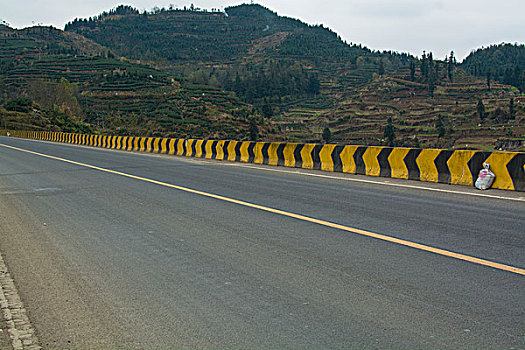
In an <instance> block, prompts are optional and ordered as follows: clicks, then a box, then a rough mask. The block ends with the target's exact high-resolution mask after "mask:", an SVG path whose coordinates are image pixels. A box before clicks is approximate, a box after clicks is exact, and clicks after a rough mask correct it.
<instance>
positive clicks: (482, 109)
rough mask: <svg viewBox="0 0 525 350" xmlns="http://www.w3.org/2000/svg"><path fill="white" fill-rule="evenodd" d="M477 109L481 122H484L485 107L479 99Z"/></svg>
mask: <svg viewBox="0 0 525 350" xmlns="http://www.w3.org/2000/svg"><path fill="white" fill-rule="evenodd" d="M476 109H477V111H478V117H479V120H481V121H483V119H485V105H484V104H483V100H482V99H479V101H478V105H477V107H476Z"/></svg>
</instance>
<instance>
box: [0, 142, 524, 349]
mask: <svg viewBox="0 0 525 350" xmlns="http://www.w3.org/2000/svg"><path fill="white" fill-rule="evenodd" d="M13 147H14V148H13ZM27 151H31V152H36V153H38V154H36V153H29V152H27ZM53 157H54V158H53ZM363 181H365V182H363ZM418 187H425V188H428V189H421V188H418ZM455 192H457V193H455ZM480 194H483V195H487V196H479V195H480ZM522 197H525V196H524V195H523V193H517V192H503V191H486V192H483V193H481V192H479V191H475V190H473V189H470V188H465V187H456V186H446V185H439V184H422V183H418V182H405V181H397V180H393V179H376V178H370V177H367V178H365V177H360V176H351V175H344V174H332V173H321V172H308V171H297V170H295V169H289V168H277V167H273V168H271V167H259V166H253V165H248V166H246V165H241V164H235V163H229V162H216V161H205V160H199V159H190V158H182V157H173V156H160V155H151V154H138V153H130V152H120V151H110V150H102V149H95V148H89V147H82V146H73V145H64V144H55V143H47V142H39V141H30V140H21V139H13V138H6V137H0V223H1V226H2V228H1V231H2V232H1V239H0V254H1V255H2V256H3V258H4V260H5V262H6V264H7V267H8V269H9V272H10V274H11V276H12V277H13V279H14V281H15V284H16V286H17V289H18V293H19V295H20V298H21V299H22V301H23V303H24V305H25V308H26V310H27V314H28V316H29V318H30V320H31V323H32V326H33V327H34V329H35V331H36V333H37V335H38V338H39V341H40V343H41V345H42V346H43V347H44V348H49V347H51V348H110V347H113V348H114V347H119V348H213V349H216V348H257V349H275V348H300V349H307V348H311V349H319V348H334V349H337V348H345V349H353V348H355V349H385V348H388V349H447V348H449V349H510V348H516V349H519V348H525V297H524V296H525V276H524V275H523V274H521V273H520V272H523V271H524V270H523V268H524V267H525V229H524V227H525V226H524V223H525V201H523V198H522ZM374 235H375V236H374ZM371 236H372V237H371ZM392 240H393V241H394V242H392ZM455 254H460V255H455ZM476 259H479V261H478V260H476ZM487 264H488V266H487ZM0 328H1V327H0ZM0 336H1V335H0ZM0 344H1V343H0Z"/></svg>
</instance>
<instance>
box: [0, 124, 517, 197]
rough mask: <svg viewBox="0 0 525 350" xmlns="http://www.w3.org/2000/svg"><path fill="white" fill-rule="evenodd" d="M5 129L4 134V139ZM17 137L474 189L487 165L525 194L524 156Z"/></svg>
mask: <svg viewBox="0 0 525 350" xmlns="http://www.w3.org/2000/svg"><path fill="white" fill-rule="evenodd" d="M6 132H7V131H3V132H2V135H5V134H6ZM9 132H10V134H11V135H12V136H14V137H22V138H30V139H38V140H46V141H55V142H64V143H72V144H79V145H87V146H93V147H103V148H111V149H117V150H126V151H138V152H151V153H161V154H173V155H179V156H187V157H200V158H206V159H216V160H228V161H235V162H244V163H254V164H267V165H276V166H286V167H295V168H303V169H318V170H325V171H332V172H343V173H349V174H361V175H370V176H383V177H392V178H399V179H410V180H419V181H428V182H441V183H447V184H455V185H466V186H473V184H474V182H475V181H476V178H477V176H478V173H479V171H480V170H481V169H482V168H483V163H488V164H490V169H491V170H492V172H493V173H494V174H495V175H496V179H495V181H494V184H493V185H492V188H497V189H504V190H515V191H525V153H523V152H483V151H467V150H458V151H452V150H442V149H419V148H404V147H376V146H352V145H346V146H342V145H321V144H310V143H306V144H300V143H284V142H250V141H226V140H197V139H171V138H160V137H136V136H106V135H86V134H72V133H60V132H45V131H9Z"/></svg>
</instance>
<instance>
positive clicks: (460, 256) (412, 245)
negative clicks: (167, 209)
mask: <svg viewBox="0 0 525 350" xmlns="http://www.w3.org/2000/svg"><path fill="white" fill-rule="evenodd" d="M0 146H3V147H6V148H11V149H14V150H17V151H21V152H26V153H30V154H34V155H37V156H41V157H45V158H49V159H54V160H58V161H62V162H66V163H70V164H74V165H78V166H82V167H86V168H90V169H94V170H99V171H102V172H106V173H110V174H115V175H120V176H124V177H128V178H131V179H135V180H139V181H144V182H149V183H152V184H156V185H160V186H164V187H169V188H173V189H177V190H180V191H184V192H188V193H193V194H197V195H200V196H204V197H208V198H214V199H218V200H221V201H224V202H229V203H234V204H238V205H241V206H244V207H248V208H253V209H258V210H262V211H266V212H269V213H273V214H278V215H282V216H286V217H290V218H294V219H297V220H301V221H306V222H311V223H314V224H318V225H322V226H325V227H330V228H334V229H337V230H342V231H347V232H351V233H355V234H358V235H361V236H366V237H371V238H375V239H379V240H382V241H386V242H390V243H395V244H399V245H403V246H406V247H410V248H414V249H418V250H422V251H425V252H430V253H434V254H438V255H442V256H446V257H449V258H454V259H458V260H463V261H468V262H470V263H474V264H478V265H483V266H488V267H492V268H494V269H498V270H502V271H508V272H512V273H516V274H519V275H523V276H525V269H522V268H519V267H515V266H510V265H505V264H500V263H497V262H494V261H490V260H485V259H481V258H476V257H473V256H469V255H465V254H460V253H455V252H452V251H449V250H445V249H441V248H435V247H431V246H427V245H424V244H420V243H415V242H411V241H407V240H404V239H399V238H395V237H391V236H387V235H382V234H378V233H373V232H369V231H365V230H361V229H357V228H353V227H349V226H344V225H341V224H336V223H333V222H329V221H325V220H321V219H316V218H312V217H309V216H305V215H301V214H295V213H291V212H287V211H284V210H280V209H274V208H270V207H265V206H262V205H258V204H253V203H249V202H245V201H241V200H238V199H233V198H229V197H224V196H221V195H217V194H213V193H207V192H203V191H199V190H194V189H191V188H187V187H183V186H178V185H173V184H170V183H166V182H162V181H157V180H153V179H148V178H145V177H142V176H137V175H132V174H128V173H123V172H120V171H116V170H111V169H106V168H101V167H98V166H95V165H91V164H86V163H80V162H76V161H73V160H69V159H65V158H59V157H55V156H51V155H47V154H43V153H38V152H33V151H30V150H26V149H22V148H18V147H13V146H8V145H4V144H0Z"/></svg>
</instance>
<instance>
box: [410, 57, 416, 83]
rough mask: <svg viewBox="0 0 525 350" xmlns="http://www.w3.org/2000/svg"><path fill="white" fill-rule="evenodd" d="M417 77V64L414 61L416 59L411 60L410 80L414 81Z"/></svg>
mask: <svg viewBox="0 0 525 350" xmlns="http://www.w3.org/2000/svg"><path fill="white" fill-rule="evenodd" d="M415 77H416V64H415V63H414V60H410V80H411V81H414V79H415Z"/></svg>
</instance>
